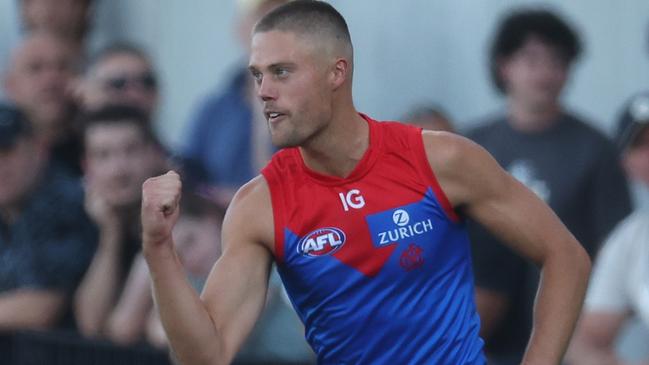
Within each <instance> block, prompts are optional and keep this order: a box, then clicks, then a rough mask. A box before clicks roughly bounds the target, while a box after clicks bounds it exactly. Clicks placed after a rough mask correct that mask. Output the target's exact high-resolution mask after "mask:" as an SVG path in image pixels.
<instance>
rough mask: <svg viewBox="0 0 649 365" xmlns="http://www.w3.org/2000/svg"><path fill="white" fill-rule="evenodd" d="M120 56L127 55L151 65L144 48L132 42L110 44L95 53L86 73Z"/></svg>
mask: <svg viewBox="0 0 649 365" xmlns="http://www.w3.org/2000/svg"><path fill="white" fill-rule="evenodd" d="M118 54H127V55H131V56H134V57H137V58H140V59H142V60H144V61H145V62H147V63H149V64H151V58H150V57H149V55H148V54H147V52H146V51H145V50H144V48H142V47H140V46H138V45H136V44H134V43H130V42H123V41H118V42H114V43H110V44H108V45H107V46H105V47H103V48H101V49H100V50H99V51H97V53H95V54H94V55H93V56H92V57H91V58H90V60H89V61H88V63H87V64H86V72H88V71H89V70H91V69H92V68H93V67H94V66H95V65H97V64H98V63H100V62H102V61H104V60H105V59H107V58H109V57H112V56H114V55H118Z"/></svg>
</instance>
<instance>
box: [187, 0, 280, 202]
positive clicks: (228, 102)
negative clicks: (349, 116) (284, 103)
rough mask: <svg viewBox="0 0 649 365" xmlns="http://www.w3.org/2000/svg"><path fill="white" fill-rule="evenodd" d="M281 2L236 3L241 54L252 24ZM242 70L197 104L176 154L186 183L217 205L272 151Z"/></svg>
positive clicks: (251, 86) (244, 66) (244, 0)
mask: <svg viewBox="0 0 649 365" xmlns="http://www.w3.org/2000/svg"><path fill="white" fill-rule="evenodd" d="M286 1H287V0H238V1H237V4H238V9H239V16H238V19H237V35H238V41H239V44H240V45H241V47H242V48H243V49H244V50H245V51H246V52H249V48H250V41H251V39H250V37H251V35H252V28H253V26H254V24H255V23H256V22H257V20H258V19H260V18H261V17H262V16H263V15H264V14H266V13H267V12H268V11H270V10H271V9H273V8H275V7H276V6H279V5H281V4H283V3H285V2H286ZM247 66H248V59H247V57H246V58H245V61H244V62H242V63H241V64H239V65H237V67H236V69H235V71H234V72H233V75H232V79H231V80H230V81H229V83H228V84H227V85H226V87H225V88H224V89H222V90H221V89H219V90H218V91H217V92H215V93H213V94H212V95H209V96H208V97H207V98H206V99H205V100H204V101H203V102H201V103H200V105H199V106H198V108H197V110H196V113H195V115H194V117H193V119H192V120H191V121H190V123H189V128H188V130H187V132H186V133H187V136H186V140H185V141H184V144H183V148H182V149H181V151H179V155H180V156H181V158H182V160H183V165H184V166H183V171H184V175H185V178H186V180H187V181H190V182H192V184H199V183H203V184H205V185H207V186H209V187H210V193H211V195H212V196H214V198H215V199H217V200H218V201H219V202H220V203H221V204H222V205H223V206H227V205H228V204H229V203H230V200H231V199H232V196H233V195H234V193H235V191H236V190H237V189H238V188H239V187H240V186H241V185H243V184H244V183H246V182H247V181H248V180H250V179H251V178H252V177H254V176H255V175H257V174H258V173H259V171H260V170H261V168H262V167H264V166H265V165H266V163H267V162H268V161H269V160H270V157H271V155H272V153H273V151H274V148H273V146H272V144H271V142H270V136H269V134H268V126H267V123H266V120H265V119H264V115H263V111H262V110H261V104H259V103H258V102H257V97H256V95H255V93H254V84H253V82H252V77H250V72H249V71H248V67H247Z"/></svg>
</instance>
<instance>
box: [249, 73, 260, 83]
mask: <svg viewBox="0 0 649 365" xmlns="http://www.w3.org/2000/svg"><path fill="white" fill-rule="evenodd" d="M250 74H251V75H252V77H253V78H254V79H255V81H256V82H261V72H257V71H251V72H250Z"/></svg>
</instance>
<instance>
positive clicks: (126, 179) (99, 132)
mask: <svg viewBox="0 0 649 365" xmlns="http://www.w3.org/2000/svg"><path fill="white" fill-rule="evenodd" d="M85 147H86V160H85V173H86V174H85V175H86V176H85V177H86V180H87V183H88V184H89V185H91V188H92V189H94V191H95V193H96V194H97V195H98V196H100V197H102V198H103V199H104V200H105V201H106V202H107V203H108V204H109V205H110V206H113V207H125V206H129V205H132V204H137V202H138V201H139V199H140V190H141V188H142V183H144V180H146V179H147V178H148V177H150V176H152V175H153V173H154V170H155V168H156V166H157V164H156V162H157V159H156V155H155V151H156V150H155V147H154V146H153V144H152V143H150V142H147V141H146V140H145V138H144V136H143V135H142V131H141V130H140V129H139V128H138V127H137V126H136V125H133V124H130V123H126V122H124V123H117V124H108V125H95V126H92V127H90V128H88V129H87V130H86V134H85Z"/></svg>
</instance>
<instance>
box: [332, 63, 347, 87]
mask: <svg viewBox="0 0 649 365" xmlns="http://www.w3.org/2000/svg"><path fill="white" fill-rule="evenodd" d="M350 71H351V70H350V68H349V62H348V61H347V60H346V59H344V58H339V59H337V60H336V63H334V66H333V69H332V72H331V82H332V86H333V88H334V89H337V88H339V87H340V86H341V85H343V84H344V83H345V81H347V79H348V78H349V77H350V76H351V74H350Z"/></svg>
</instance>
